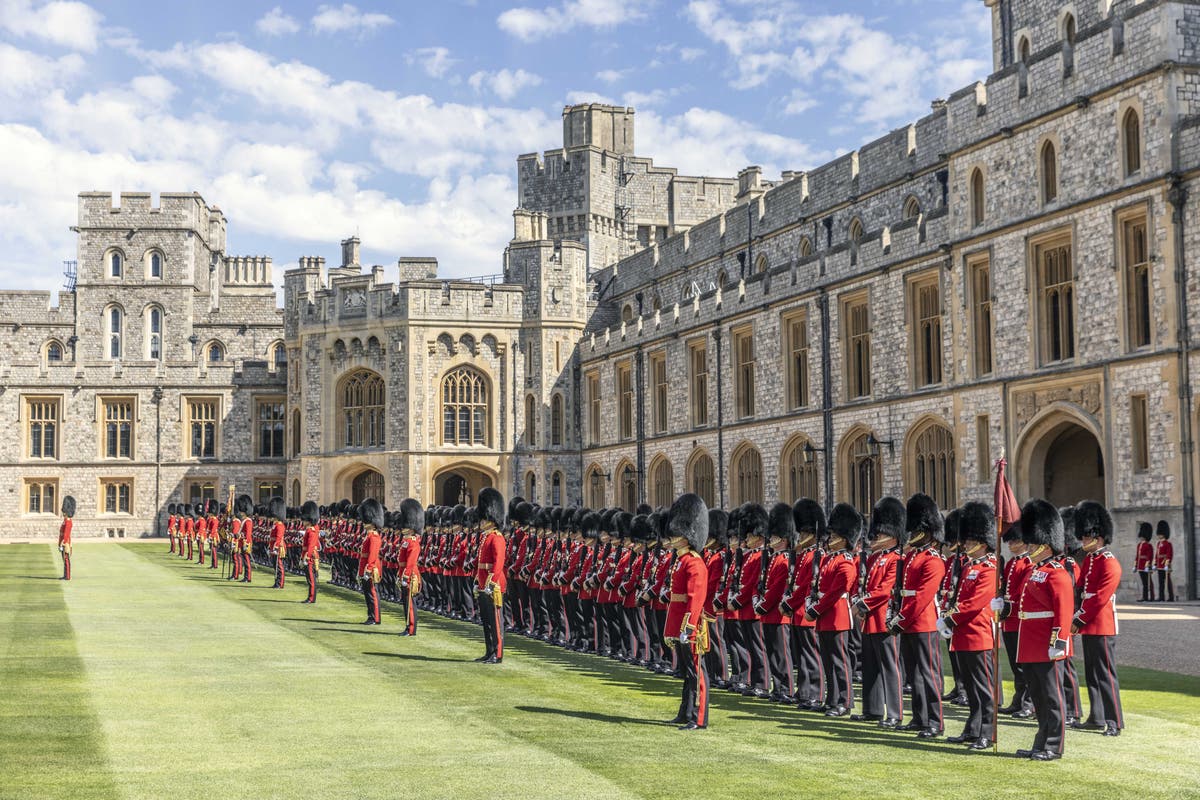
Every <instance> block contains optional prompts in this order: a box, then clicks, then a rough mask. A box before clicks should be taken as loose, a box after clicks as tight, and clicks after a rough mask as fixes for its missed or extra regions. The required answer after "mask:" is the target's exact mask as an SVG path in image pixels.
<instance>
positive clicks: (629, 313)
mask: <svg viewBox="0 0 1200 800" xmlns="http://www.w3.org/2000/svg"><path fill="white" fill-rule="evenodd" d="M621 322H624V323H627V324H628V323H632V322H633V306H632V305H631V304H630V303H626V304H625V307H624V308H622V309H621Z"/></svg>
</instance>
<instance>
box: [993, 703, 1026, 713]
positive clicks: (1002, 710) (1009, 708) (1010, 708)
mask: <svg viewBox="0 0 1200 800" xmlns="http://www.w3.org/2000/svg"><path fill="white" fill-rule="evenodd" d="M1020 710H1021V707H1020V706H1019V705H1017V704H1016V703H1013V704H1012V705H1010V706H1005V707H1004V708H1000V709H997V710H996V713H997V714H1015V713H1017V712H1018V711H1020Z"/></svg>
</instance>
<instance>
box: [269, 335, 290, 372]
mask: <svg viewBox="0 0 1200 800" xmlns="http://www.w3.org/2000/svg"><path fill="white" fill-rule="evenodd" d="M271 366H272V368H274V369H276V370H279V369H284V368H286V367H287V348H286V347H284V346H283V342H276V343H275V344H274V345H272V346H271Z"/></svg>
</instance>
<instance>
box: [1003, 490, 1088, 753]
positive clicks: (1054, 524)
mask: <svg viewBox="0 0 1200 800" xmlns="http://www.w3.org/2000/svg"><path fill="white" fill-rule="evenodd" d="M1021 539H1022V540H1023V541H1024V542H1025V544H1026V545H1028V546H1029V559H1030V561H1031V562H1032V563H1033V570H1032V571H1031V572H1030V573H1029V579H1028V580H1026V581H1025V585H1024V587H1023V588H1022V590H1021V601H1020V602H1021V605H1020V608H1021V611H1020V618H1021V627H1020V629H1019V631H1018V638H1017V661H1019V662H1020V663H1021V664H1022V665H1023V666H1024V668H1025V679H1026V680H1027V681H1029V692H1030V695H1031V696H1032V697H1033V707H1034V710H1035V712H1036V714H1037V721H1038V731H1037V735H1036V736H1035V737H1034V739H1033V747H1032V748H1031V749H1029V750H1018V751H1017V755H1018V756H1020V757H1023V758H1031V759H1033V760H1035V761H1054V760H1056V759H1059V758H1062V754H1063V748H1064V746H1065V744H1066V729H1067V724H1066V709H1065V703H1064V699H1063V661H1064V660H1066V659H1068V658H1070V657H1071V617H1072V614H1073V612H1074V611H1075V587H1074V584H1073V583H1072V581H1071V577H1070V576H1069V575H1068V574H1067V570H1066V569H1065V568H1064V567H1063V565H1062V562H1061V561H1059V560H1058V559H1057V558H1056V557H1055V556H1058V555H1061V554H1062V552H1063V549H1064V547H1065V536H1064V533H1063V523H1062V517H1061V516H1059V513H1058V509H1056V508H1055V507H1054V506H1052V505H1050V504H1049V503H1047V502H1046V501H1045V500H1030V501H1029V502H1028V503H1026V504H1025V507H1024V508H1022V509H1021Z"/></svg>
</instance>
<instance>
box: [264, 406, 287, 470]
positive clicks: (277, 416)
mask: <svg viewBox="0 0 1200 800" xmlns="http://www.w3.org/2000/svg"><path fill="white" fill-rule="evenodd" d="M283 428H284V410H283V400H260V401H258V457H259V458H283V456H284V452H283V441H284V440H283Z"/></svg>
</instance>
